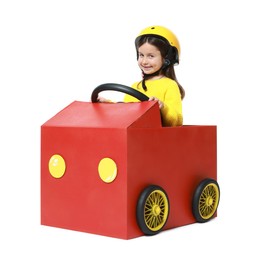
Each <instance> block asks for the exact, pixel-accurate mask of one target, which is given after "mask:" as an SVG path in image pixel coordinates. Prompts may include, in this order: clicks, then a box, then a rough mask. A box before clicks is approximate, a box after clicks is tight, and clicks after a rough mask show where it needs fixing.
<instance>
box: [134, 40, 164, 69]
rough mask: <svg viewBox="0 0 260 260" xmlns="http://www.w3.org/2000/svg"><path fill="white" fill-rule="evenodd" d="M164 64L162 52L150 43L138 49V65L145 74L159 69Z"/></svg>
mask: <svg viewBox="0 0 260 260" xmlns="http://www.w3.org/2000/svg"><path fill="white" fill-rule="evenodd" d="M162 65H163V58H162V55H161V52H160V51H159V49H158V48H157V47H155V46H154V45H151V44H150V43H147V42H146V43H144V44H143V45H141V46H140V47H139V49H138V66H139V68H140V69H141V70H142V71H143V72H144V73H145V74H152V73H154V72H156V71H158V70H159V69H160V68H161V67H162Z"/></svg>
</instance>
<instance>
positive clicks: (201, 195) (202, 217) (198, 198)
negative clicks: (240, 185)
mask: <svg viewBox="0 0 260 260" xmlns="http://www.w3.org/2000/svg"><path fill="white" fill-rule="evenodd" d="M219 200H220V190H219V185H218V183H217V181H215V180H213V179H204V180H203V181H201V182H200V183H199V185H198V186H197V188H196V190H195V192H194V195H193V201H192V211H193V216H194V217H195V219H196V221H197V222H199V223H204V222H207V221H209V220H210V219H212V218H213V217H214V215H215V213H216V211H217V208H218V204H219Z"/></svg>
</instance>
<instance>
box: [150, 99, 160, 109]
mask: <svg viewBox="0 0 260 260" xmlns="http://www.w3.org/2000/svg"><path fill="white" fill-rule="evenodd" d="M149 101H157V102H158V104H159V108H160V109H162V108H163V107H164V104H163V102H162V101H161V100H159V99H158V98H156V97H150V98H149Z"/></svg>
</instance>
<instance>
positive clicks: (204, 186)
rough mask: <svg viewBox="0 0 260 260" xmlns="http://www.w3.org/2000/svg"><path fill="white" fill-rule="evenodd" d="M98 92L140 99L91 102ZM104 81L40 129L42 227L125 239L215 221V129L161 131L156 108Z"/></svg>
mask: <svg viewBox="0 0 260 260" xmlns="http://www.w3.org/2000/svg"><path fill="white" fill-rule="evenodd" d="M104 90H118V91H122V92H124V93H127V94H131V95H133V96H135V97H137V98H138V99H140V100H141V101H142V102H135V103H98V102H97V95H98V93H99V92H101V91H104ZM145 100H148V98H147V97H146V96H144V95H143V94H142V93H140V92H139V93H136V91H134V90H132V89H130V88H128V87H126V86H123V85H120V84H103V85H101V86H99V87H98V88H96V89H95V90H94V91H93V93H92V102H83V101H74V102H72V103H71V104H69V105H68V106H67V107H65V108H64V109H62V110H61V111H60V112H58V113H57V114H56V115H54V116H53V117H52V118H50V119H49V120H48V121H47V122H45V123H44V124H43V125H42V126H41V224H42V225H47V226H52V227H58V228H64V229H69V230H75V231H81V232H87V233H92V234H98V235H103V236H109V237H115V238H121V239H132V238H136V237H140V236H143V235H155V234H157V233H159V232H160V231H163V230H168V229H172V228H175V227H180V226H184V225H188V224H192V223H195V222H201V223H204V222H207V221H209V220H211V219H212V218H214V217H216V216H217V208H218V204H219V200H220V189H219V184H218V182H217V127H216V126H214V125H183V126H178V127H163V126H162V124H161V115H160V110H159V106H158V103H157V102H155V101H145Z"/></svg>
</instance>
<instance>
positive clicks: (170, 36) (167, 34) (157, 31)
mask: <svg viewBox="0 0 260 260" xmlns="http://www.w3.org/2000/svg"><path fill="white" fill-rule="evenodd" d="M143 35H157V36H160V37H162V38H164V39H165V40H166V41H167V42H168V43H169V44H170V45H171V46H172V47H174V48H176V49H177V52H178V53H177V55H178V61H177V62H179V57H180V53H181V47H180V43H179V40H178V38H177V37H176V35H175V34H174V33H173V32H172V31H170V30H169V29H167V28H166V27H163V26H158V25H155V26H149V27H147V28H145V29H143V30H142V31H141V32H140V33H139V35H138V36H137V38H139V37H140V36H143Z"/></svg>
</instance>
